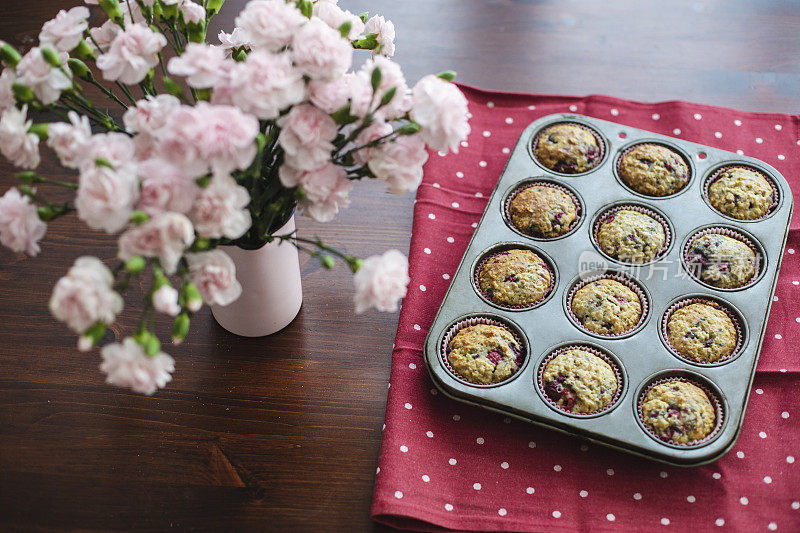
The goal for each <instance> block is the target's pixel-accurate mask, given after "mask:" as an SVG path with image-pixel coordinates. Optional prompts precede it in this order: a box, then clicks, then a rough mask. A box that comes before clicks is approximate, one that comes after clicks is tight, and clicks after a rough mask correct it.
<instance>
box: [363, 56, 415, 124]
mask: <svg viewBox="0 0 800 533" xmlns="http://www.w3.org/2000/svg"><path fill="white" fill-rule="evenodd" d="M376 68H379V69H380V71H381V83H380V85H378V90H377V91H375V100H374V101H375V102H376V103H377V102H380V101H381V99H382V98H383V96H384V95H385V94H386V93H387V92H388V91H389V90H390V89H392V88H394V89H395V93H394V96H393V97H392V99H391V100H389V103H387V104H386V105H385V106H383V107H381V108H380V110H378V114H380V115H382V116H383V117H385V118H386V119H387V120H394V119H396V118H400V117H402V116H403V115H405V114H406V113H407V112H408V110H409V109H410V108H411V99H410V98H409V95H408V92H409V91H408V85H406V79H405V76H403V71H402V70H401V69H400V65H398V64H397V63H395V62H394V61H392V60H391V59H389V58H387V57H384V56H380V55H379V56H375V57H374V58H372V59H370V60H368V61H367V62H366V63H364V66H363V67H361V70H360V71H359V73H358V74H359V75H360V76H362V77H363V78H365V79H366V80H369V79H371V78H372V72H373V70H375V69H376Z"/></svg>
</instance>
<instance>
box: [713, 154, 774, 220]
mask: <svg viewBox="0 0 800 533" xmlns="http://www.w3.org/2000/svg"><path fill="white" fill-rule="evenodd" d="M773 196H774V191H773V190H772V186H771V185H770V183H769V181H767V178H765V177H764V175H763V174H761V173H760V172H757V171H755V170H752V169H749V168H745V167H728V168H724V169H722V170H721V171H720V172H719V173H718V174H717V177H716V179H714V181H713V183H711V185H710V186H709V187H708V201H709V202H710V203H711V205H712V206H713V207H714V209H716V210H717V211H719V212H720V213H722V214H724V215H728V216H729V217H733V218H736V219H738V220H756V219H759V218H761V217H763V216H765V215H766V214H767V213H768V212H769V209H770V207H771V206H772V203H773Z"/></svg>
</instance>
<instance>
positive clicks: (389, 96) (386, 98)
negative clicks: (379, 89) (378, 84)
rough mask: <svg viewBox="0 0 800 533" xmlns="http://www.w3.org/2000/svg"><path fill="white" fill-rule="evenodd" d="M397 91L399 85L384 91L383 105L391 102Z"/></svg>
mask: <svg viewBox="0 0 800 533" xmlns="http://www.w3.org/2000/svg"><path fill="white" fill-rule="evenodd" d="M395 93H397V87H392V88H391V89H389V90H388V91H386V92H385V93H383V96H381V107H383V106H385V105H386V104H388V103H389V102H391V101H392V98H394V95H395Z"/></svg>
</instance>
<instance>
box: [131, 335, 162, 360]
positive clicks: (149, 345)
mask: <svg viewBox="0 0 800 533" xmlns="http://www.w3.org/2000/svg"><path fill="white" fill-rule="evenodd" d="M133 340H135V341H136V342H137V343H138V344H139V346H141V347H142V348H143V349H144V353H146V354H147V355H149V356H150V357H152V356H154V355H155V354H157V353H158V352H160V351H161V342H160V341H159V340H158V337H156V336H155V335H153V334H152V333H150V332H149V331H147V330H146V329H144V330H141V331H139V332H137V333H134V334H133Z"/></svg>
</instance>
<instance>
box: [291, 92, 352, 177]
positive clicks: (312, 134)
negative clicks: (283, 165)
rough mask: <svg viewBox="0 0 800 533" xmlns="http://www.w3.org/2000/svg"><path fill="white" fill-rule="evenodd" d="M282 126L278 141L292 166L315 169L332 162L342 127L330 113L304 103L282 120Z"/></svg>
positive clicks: (301, 168) (294, 108) (300, 168)
mask: <svg viewBox="0 0 800 533" xmlns="http://www.w3.org/2000/svg"><path fill="white" fill-rule="evenodd" d="M278 124H279V125H280V127H281V128H282V129H281V133H280V135H279V136H278V142H279V143H280V144H281V147H282V148H283V151H284V152H285V157H286V158H285V161H286V162H287V163H288V164H289V165H290V166H292V167H294V168H296V169H299V170H313V169H315V168H319V167H321V166H323V165H324V164H325V163H327V162H328V161H329V160H330V158H331V151H332V150H333V148H334V146H333V140H334V139H335V138H336V134H337V132H338V128H337V126H336V123H335V122H334V121H333V119H332V118H331V117H329V116H328V115H327V114H326V113H324V112H323V111H320V110H319V109H317V108H316V107H314V106H313V105H311V104H301V105H298V106H295V107H293V108H292V109H291V111H289V113H288V114H287V115H286V116H284V117H281V118H280V119H279V120H278Z"/></svg>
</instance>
